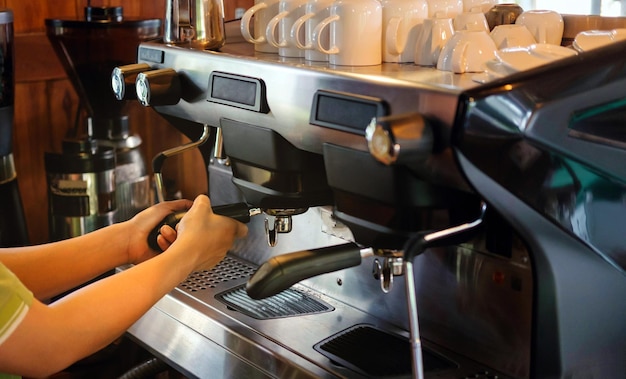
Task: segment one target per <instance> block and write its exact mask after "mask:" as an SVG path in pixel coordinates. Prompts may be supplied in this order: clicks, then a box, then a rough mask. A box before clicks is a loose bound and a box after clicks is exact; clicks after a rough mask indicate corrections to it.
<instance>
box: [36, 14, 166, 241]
mask: <svg viewBox="0 0 626 379" xmlns="http://www.w3.org/2000/svg"><path fill="white" fill-rule="evenodd" d="M45 24H46V33H47V36H48V39H49V40H50V42H51V44H52V47H53V48H54V51H55V52H56V54H57V56H58V57H59V59H60V61H61V63H62V65H63V67H64V69H65V71H66V73H67V75H68V77H69V79H70V81H71V83H72V85H73V87H74V89H75V90H76V93H77V94H78V97H79V99H80V105H79V107H78V112H77V116H76V122H75V125H74V126H73V127H71V128H69V131H68V133H67V138H66V140H65V141H63V149H62V151H61V152H60V153H59V152H49V153H46V155H45V163H46V174H47V179H48V196H49V221H50V224H49V230H50V239H52V240H59V239H64V238H69V237H73V236H76V235H81V234H84V233H87V232H90V231H92V230H95V229H97V228H100V227H102V226H106V225H109V224H111V223H114V222H119V221H124V220H127V219H129V218H131V217H132V216H133V215H135V214H136V213H137V212H139V211H140V210H142V209H145V208H147V207H148V206H149V205H150V178H149V176H148V175H147V170H146V165H145V162H144V159H143V157H142V154H141V151H140V149H139V148H140V145H141V138H140V137H139V136H137V135H133V134H131V132H130V127H129V120H128V110H127V106H126V102H125V101H118V100H117V99H116V98H115V96H114V94H113V93H112V92H111V84H110V75H111V71H112V70H113V68H114V67H116V66H119V65H120V64H122V63H126V62H129V61H132V60H133V59H134V57H135V56H136V52H137V46H138V45H139V43H140V42H142V41H146V40H150V39H154V38H157V37H158V36H159V33H160V29H161V20H160V19H143V20H137V19H133V20H130V19H125V18H124V15H123V8H122V7H91V6H90V4H89V3H88V5H87V6H86V7H85V12H84V16H83V17H77V18H73V19H72V18H70V19H46V20H45ZM111 152H113V157H112V159H113V162H114V163H113V166H111V157H110V155H111ZM111 167H113V168H111Z"/></svg>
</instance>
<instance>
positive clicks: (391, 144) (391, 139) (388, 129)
mask: <svg viewBox="0 0 626 379" xmlns="http://www.w3.org/2000/svg"><path fill="white" fill-rule="evenodd" d="M365 138H366V139H367V146H368V149H369V152H370V154H371V155H372V156H373V157H374V158H376V159H377V160H378V161H380V162H382V163H384V164H386V165H391V164H394V163H408V162H413V163H414V162H416V161H423V160H425V159H427V158H428V157H429V156H430V155H431V153H432V150H433V143H434V138H433V131H432V128H431V126H430V125H429V123H428V122H427V120H426V119H425V118H424V116H422V115H421V114H419V113H406V114H401V115H393V116H384V117H375V118H373V119H372V122H370V124H369V125H368V126H367V128H366V129H365Z"/></svg>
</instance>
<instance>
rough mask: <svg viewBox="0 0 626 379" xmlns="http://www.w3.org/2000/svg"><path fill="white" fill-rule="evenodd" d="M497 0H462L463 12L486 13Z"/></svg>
mask: <svg viewBox="0 0 626 379" xmlns="http://www.w3.org/2000/svg"><path fill="white" fill-rule="evenodd" d="M496 4H498V0H463V12H481V13H487V11H489V9H491V8H492V7H493V6H494V5H496Z"/></svg>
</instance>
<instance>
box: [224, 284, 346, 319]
mask: <svg viewBox="0 0 626 379" xmlns="http://www.w3.org/2000/svg"><path fill="white" fill-rule="evenodd" d="M216 298H217V299H218V300H219V301H221V302H222V303H224V304H226V305H227V306H229V307H231V308H233V309H235V310H237V311H239V312H241V313H243V314H245V315H247V316H250V317H252V318H255V319H258V320H267V319H272V318H280V317H290V316H302V315H305V314H313V313H322V312H330V311H332V310H334V308H333V307H332V306H330V305H328V304H326V303H324V302H322V301H321V300H318V299H315V298H313V297H311V296H309V295H307V294H305V293H303V292H300V291H297V290H294V289H292V288H289V289H287V290H285V291H283V292H281V293H278V294H276V295H274V296H270V297H268V298H266V299H262V300H254V299H252V298H251V297H250V296H248V294H247V293H246V290H245V288H244V287H243V286H240V287H237V288H234V289H232V290H229V291H226V292H222V293H220V294H218V295H216Z"/></svg>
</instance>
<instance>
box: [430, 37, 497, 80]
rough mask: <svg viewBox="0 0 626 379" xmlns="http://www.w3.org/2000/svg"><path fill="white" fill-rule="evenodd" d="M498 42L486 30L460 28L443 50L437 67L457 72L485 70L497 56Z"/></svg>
mask: <svg viewBox="0 0 626 379" xmlns="http://www.w3.org/2000/svg"><path fill="white" fill-rule="evenodd" d="M496 50H497V49H496V44H495V42H493V40H492V39H491V37H490V36H489V33H487V31H486V30H458V31H456V32H455V33H454V35H453V36H452V38H450V39H449V40H448V42H446V45H445V46H444V47H443V49H442V50H441V54H440V55H439V60H438V61H437V69H438V70H442V71H452V72H454V73H455V74H462V73H465V72H483V71H485V69H486V68H485V62H487V61H488V60H491V59H495V58H496Z"/></svg>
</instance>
